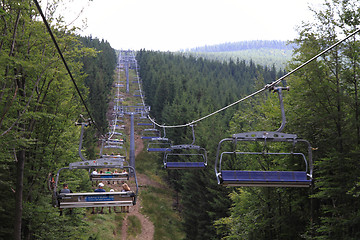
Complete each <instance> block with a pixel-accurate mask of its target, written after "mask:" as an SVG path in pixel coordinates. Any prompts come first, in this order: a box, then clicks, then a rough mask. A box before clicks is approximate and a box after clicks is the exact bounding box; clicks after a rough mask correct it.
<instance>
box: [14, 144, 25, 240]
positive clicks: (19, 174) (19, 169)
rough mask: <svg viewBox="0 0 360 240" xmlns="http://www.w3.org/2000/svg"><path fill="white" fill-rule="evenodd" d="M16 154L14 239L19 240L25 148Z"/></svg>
mask: <svg viewBox="0 0 360 240" xmlns="http://www.w3.org/2000/svg"><path fill="white" fill-rule="evenodd" d="M17 155H18V156H17V166H16V193H15V219H14V240H21V222H22V211H23V183H24V166H25V150H21V151H20V152H19V153H18V154H17Z"/></svg>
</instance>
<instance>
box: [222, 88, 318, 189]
mask: <svg viewBox="0 0 360 240" xmlns="http://www.w3.org/2000/svg"><path fill="white" fill-rule="evenodd" d="M284 89H286V90H288V88H281V87H279V88H275V89H274V92H277V93H278V95H279V101H280V107H281V113H282V124H281V126H280V128H279V129H278V130H277V131H275V132H267V131H259V132H246V133H238V134H233V135H232V138H226V139H223V140H221V141H220V142H219V144H218V148H217V153H216V160H215V174H216V178H217V181H218V184H221V185H224V186H262V187H309V186H310V185H311V183H312V172H313V164H312V147H311V145H310V143H309V142H308V141H306V140H303V139H298V138H297V135H296V134H287V133H282V132H281V131H282V130H283V128H284V127H285V123H286V119H285V111H284V105H283V101H282V93H281V91H282V90H284ZM226 142H229V143H231V145H232V148H235V150H233V151H222V152H221V149H222V145H224V143H226ZM255 142H262V143H263V144H264V147H266V145H267V144H269V143H272V142H278V143H282V145H284V144H285V145H286V143H287V144H291V145H292V149H295V146H296V145H297V144H299V143H305V145H306V146H307V155H308V160H307V158H306V156H305V154H304V153H302V152H294V151H293V150H291V151H290V152H285V151H283V152H280V151H278V152H268V151H264V150H263V151H258V152H257V151H248V152H245V151H241V150H237V149H236V146H237V144H238V143H255ZM305 152H306V151H305ZM238 155H240V156H242V157H243V158H245V157H246V156H247V157H249V156H250V157H252V158H253V157H254V156H264V157H269V156H273V157H276V158H279V157H280V156H292V157H294V158H295V157H296V158H297V159H299V160H300V164H298V165H299V166H304V169H303V170H300V171H282V170H281V171H268V170H264V171H258V170H256V171H254V170H238V169H236V170H223V166H224V162H225V159H226V157H236V156H238ZM301 162H303V164H301Z"/></svg>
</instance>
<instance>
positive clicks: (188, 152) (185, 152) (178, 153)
mask: <svg viewBox="0 0 360 240" xmlns="http://www.w3.org/2000/svg"><path fill="white" fill-rule="evenodd" d="M191 128H192V134H193V142H192V143H191V144H182V145H172V146H170V147H169V148H168V150H166V151H165V153H164V159H163V163H164V168H166V169H203V168H205V167H206V166H207V152H206V150H205V148H202V147H200V146H197V145H194V143H195V132H194V126H193V125H191ZM184 158H186V159H187V160H188V161H174V160H173V159H175V160H179V159H180V160H182V159H184ZM193 158H197V159H201V161H194V160H193Z"/></svg>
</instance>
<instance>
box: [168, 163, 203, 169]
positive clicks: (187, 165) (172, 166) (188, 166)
mask: <svg viewBox="0 0 360 240" xmlns="http://www.w3.org/2000/svg"><path fill="white" fill-rule="evenodd" d="M164 166H165V168H169V169H191V168H205V167H206V164H205V163H204V162H167V163H166V164H165V165H164Z"/></svg>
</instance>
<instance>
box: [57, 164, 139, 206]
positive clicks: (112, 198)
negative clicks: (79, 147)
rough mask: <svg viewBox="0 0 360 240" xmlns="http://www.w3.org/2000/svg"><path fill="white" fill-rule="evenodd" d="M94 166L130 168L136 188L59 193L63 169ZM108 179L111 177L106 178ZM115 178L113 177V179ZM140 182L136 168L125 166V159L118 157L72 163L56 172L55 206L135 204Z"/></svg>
mask: <svg viewBox="0 0 360 240" xmlns="http://www.w3.org/2000/svg"><path fill="white" fill-rule="evenodd" d="M92 168H118V169H124V168H127V169H128V173H129V174H130V175H131V176H133V177H134V180H135V185H136V190H135V192H134V191H128V192H84V193H59V192H58V191H57V190H58V186H59V175H60V172H61V171H63V170H66V169H67V170H74V169H85V170H90V169H92ZM104 180H106V181H108V180H109V179H104ZM111 180H113V179H111ZM138 189H139V187H138V182H137V177H136V172H135V169H134V168H133V167H131V166H123V161H120V160H118V159H113V160H109V159H97V160H88V161H81V162H75V163H70V165H69V167H64V168H61V169H59V170H58V172H57V174H56V180H55V187H54V190H53V205H54V207H59V208H61V209H63V208H83V207H86V208H87V207H117V206H121V207H123V206H134V205H136V200H137V196H138Z"/></svg>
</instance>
